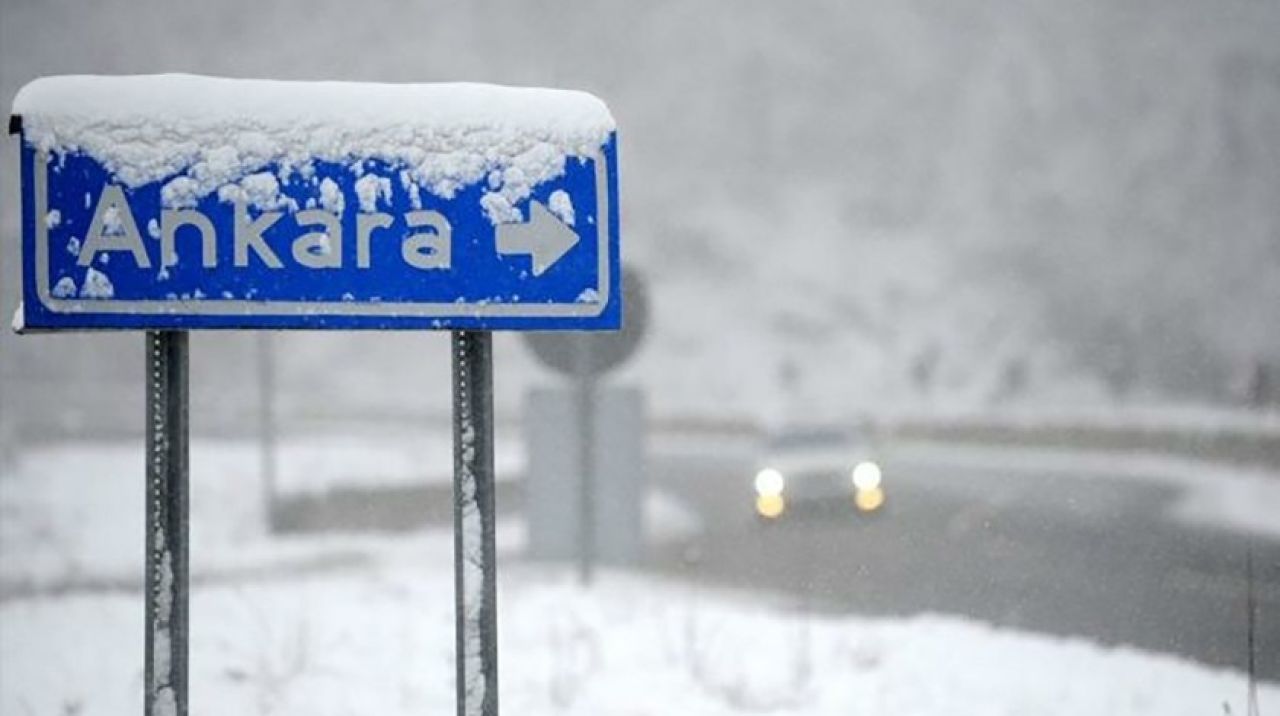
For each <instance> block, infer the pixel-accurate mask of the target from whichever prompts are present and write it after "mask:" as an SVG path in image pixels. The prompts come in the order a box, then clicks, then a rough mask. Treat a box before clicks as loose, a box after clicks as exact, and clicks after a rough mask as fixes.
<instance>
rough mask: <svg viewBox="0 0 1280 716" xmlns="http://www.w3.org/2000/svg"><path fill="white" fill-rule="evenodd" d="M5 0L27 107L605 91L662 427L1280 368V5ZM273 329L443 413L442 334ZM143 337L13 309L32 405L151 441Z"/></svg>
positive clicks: (291, 376)
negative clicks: (62, 85) (351, 87)
mask: <svg viewBox="0 0 1280 716" xmlns="http://www.w3.org/2000/svg"><path fill="white" fill-rule="evenodd" d="M2 7H3V9H2V10H0V95H2V96H4V97H8V98H12V97H13V95H14V94H15V93H16V92H17V90H18V89H19V88H20V87H21V86H22V85H23V84H24V83H26V82H27V81H29V80H31V79H33V78H35V77H38V76H41V75H47V74H57V73H146V72H159V71H189V72H199V73H208V74H219V75H229V76H237V77H272V78H287V79H295V78H296V79H322V78H324V79H350V80H377V81H391V82H407V81H443V80H477V81H487V82H499V83H509V84H524V85H543V86H560V87H570V88H578V89H584V90H588V91H590V92H593V93H595V94H597V95H599V96H600V97H602V98H603V99H605V101H607V102H608V103H609V105H610V107H611V109H612V110H613V112H614V114H615V116H616V118H617V120H618V125H619V136H620V139H621V147H620V161H621V186H622V197H623V206H622V210H623V223H622V227H623V228H622V231H623V257H624V260H625V261H627V262H628V263H630V264H633V265H635V266H637V267H639V268H640V269H641V270H642V271H643V272H644V273H645V275H646V277H647V279H648V281H649V286H650V287H651V289H652V291H651V295H652V296H653V299H654V302H655V306H654V317H653V321H652V325H651V328H652V331H651V333H650V335H649V336H647V338H646V341H645V343H644V344H643V348H642V350H641V352H640V354H639V356H638V357H637V359H636V360H635V361H634V362H633V363H632V364H631V365H630V367H629V368H627V369H626V370H625V371H624V372H623V373H622V374H621V376H620V381H621V382H623V383H628V384H632V385H638V386H641V387H644V388H647V389H648V395H649V402H650V405H651V409H652V411H653V412H654V414H655V415H657V416H659V417H663V416H665V417H691V416H692V417H698V418H709V419H714V420H720V419H741V420H751V421H759V420H763V421H766V422H767V421H770V420H775V419H780V418H782V417H785V416H788V415H791V414H793V413H795V412H796V411H797V410H801V411H803V412H804V413H805V414H806V415H823V416H827V417H833V418H843V417H846V416H855V415H862V414H868V413H872V414H874V413H875V412H877V411H885V410H895V411H923V412H928V411H930V410H937V409H946V410H953V409H962V410H969V409H972V410H989V409H1000V408H1001V407H1002V406H1010V405H1013V406H1019V405H1032V406H1037V405H1038V406H1054V407H1063V406H1083V407H1087V408H1096V407H1102V408H1108V407H1110V406H1115V405H1117V404H1118V405H1121V406H1127V405H1148V406H1151V405H1154V406H1164V405H1172V404H1179V405H1183V404H1187V403H1197V404H1199V403H1208V404H1218V405H1242V404H1249V403H1251V402H1253V403H1256V402H1265V401H1266V400H1274V399H1275V398H1274V397H1269V396H1268V395H1267V389H1266V386H1265V385H1261V386H1260V385H1259V382H1260V378H1259V376H1262V381H1261V382H1262V383H1265V382H1266V378H1267V376H1266V371H1267V369H1266V368H1263V369H1262V370H1259V368H1258V366H1272V368H1270V370H1271V373H1272V377H1271V378H1270V379H1271V382H1273V383H1274V382H1276V380H1277V379H1276V378H1275V377H1274V376H1275V373H1276V371H1277V368H1276V367H1275V366H1276V365H1277V363H1280V330H1277V327H1278V326H1280V320H1278V319H1280V198H1278V197H1280V140H1278V138H1280V42H1277V41H1276V38H1277V36H1280V4H1277V3H1273V2H1257V1H1256V0H1228V1H1226V2H1212V3H1210V2H1191V1H1188V0H1177V1H1175V2H1164V1H1161V2H1157V1H1154V0H1151V1H1146V0H1125V1H1123V2H1113V1H1111V0H1089V1H1088V2H1074V3H1052V2H1031V3H1026V2H1013V1H1011V0H1009V1H1001V0H996V1H992V2H982V3H964V4H956V3H951V2H944V1H942V0H912V1H910V2H898V1H896V0H895V1H889V0H884V1H865V0H861V1H858V2H845V1H843V0H842V1H840V2H835V1H827V2H822V1H815V2H804V3H773V2H761V1H747V2H734V3H723V2H714V3H713V2H649V3H631V2H622V1H620V0H610V1H606V2H592V3H576V4H574V5H573V6H572V7H571V8H570V9H568V10H566V6H565V5H563V4H562V3H552V2H547V1H545V0H537V1H534V2H521V3H505V2H494V1H493V0H481V1H480V2H470V3H466V4H465V5H462V6H454V5H443V4H428V3H414V4H400V3H376V2H373V3H360V4H353V3H349V2H336V1H332V0H328V1H321V2H313V1H312V2H272V3H260V2H247V1H246V0H231V1H227V2H217V3H199V4H191V5H182V4H174V3H169V2H147V1H139V2H100V3H79V2H64V1H59V0H54V1H47V0H43V1H40V2H36V1H34V0H32V1H23V0H4V4H3V6H2ZM17 145H18V142H17V140H16V139H10V140H9V141H8V142H6V146H5V155H4V159H3V165H2V167H3V168H2V169H0V171H2V172H3V173H2V174H0V192H2V199H3V203H2V204H0V209H2V214H0V218H2V220H3V221H2V223H0V226H2V227H3V228H2V230H0V241H2V242H3V244H2V246H3V254H2V255H0V261H2V262H3V269H4V271H3V277H2V278H3V282H2V284H0V286H2V288H3V290H0V307H2V308H3V313H4V316H5V317H8V316H9V315H11V314H12V311H13V309H14V307H15V305H16V302H17V298H18V294H19V279H18V264H19V256H18V210H17V206H18V203H17V198H18V181H17V168H18V161H17V151H16V150H17ZM254 340H256V339H255V338H253V337H251V336H246V335H243V334H208V333H205V334H199V335H197V336H196V337H195V339H194V348H193V370H194V374H193V393H194V396H193V399H194V402H195V410H194V421H195V429H196V430H197V431H202V430H203V431H235V430H237V429H243V425H242V423H243V421H242V420H240V419H238V417H237V416H243V414H244V410H245V409H246V407H245V406H247V405H248V404H249V403H248V401H250V400H251V399H252V396H253V394H254V390H255V389H256V388H255V386H254V384H253V382H252V380H251V376H252V371H253V366H254V363H253V356H254V343H253V341H254ZM275 340H276V346H277V348H278V350H279V352H280V355H281V358H280V368H279V371H280V375H279V378H278V384H279V388H280V390H281V400H282V410H283V412H284V415H285V416H286V418H290V419H294V420H305V419H306V418H307V417H317V418H327V417H343V418H353V419H358V418H360V417H362V416H363V417H380V418H391V419H396V418H400V417H406V418H415V419H418V418H429V417H431V416H436V417H440V418H443V417H444V416H445V415H446V413H447V407H448V392H447V386H448V383H447V370H448V366H447V355H448V353H447V339H446V337H445V336H443V335H440V334H429V333H410V334H394V335H393V334H387V333H377V334H375V333H359V334H357V333H334V334H301V333H300V334H288V335H283V336H277V337H276V339H275ZM141 344H142V338H141V336H140V335H136V334H124V335H87V334H83V335H58V336H26V337H16V336H14V335H12V334H11V333H10V332H9V331H7V330H6V331H4V332H3V335H2V336H0V370H2V372H0V386H2V391H3V392H2V393H0V411H2V412H0V420H3V421H4V424H5V426H6V428H5V429H6V430H7V431H9V433H10V434H11V435H14V434H17V435H28V436H29V435H36V434H44V433H47V431H57V432H62V433H67V432H69V433H79V432H97V431H121V430H128V431H134V430H140V428H141V423H142V421H141V415H142V413H141V410H142V403H141V381H140V376H141V370H142V364H141ZM496 348H497V350H496V355H497V361H498V363H497V368H496V376H497V387H498V403H499V411H500V413H501V414H502V415H506V416H510V415H512V414H513V413H514V412H515V411H517V410H518V409H519V401H520V399H521V395H522V393H523V389H524V388H525V387H526V386H528V385H530V384H533V383H537V382H539V381H546V380H550V379H551V378H550V377H549V376H548V375H547V374H544V373H542V372H541V369H540V368H538V367H537V366H536V365H535V364H534V362H533V361H532V359H531V358H530V356H529V355H528V353H527V352H526V351H525V350H524V349H523V347H521V346H520V345H519V342H518V341H517V340H515V339H514V338H511V337H510V336H500V337H499V340H498V343H497V346H496ZM1274 390H1275V389H1271V391H1273V392H1272V396H1273V395H1274ZM796 406H803V408H797V407H796Z"/></svg>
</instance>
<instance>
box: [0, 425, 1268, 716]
mask: <svg viewBox="0 0 1280 716" xmlns="http://www.w3.org/2000/svg"><path fill="white" fill-rule="evenodd" d="M358 442H359V441H358V440H353V444H354V443H358ZM430 444H431V441H427V443H424V445H430ZM285 445H286V447H285V450H284V454H283V456H282V472H281V474H282V478H283V482H284V484H286V485H288V484H290V482H289V481H290V480H293V479H295V477H296V476H298V475H305V474H306V473H307V472H309V471H312V470H316V469H319V468H318V467H317V466H319V465H324V466H325V468H324V469H325V470H328V472H327V473H326V474H329V475H331V476H332V475H343V474H347V473H350V472H352V471H354V470H355V466H356V465H360V464H364V465H366V466H369V465H374V466H376V467H380V468H382V469H380V470H377V471H375V472H379V473H380V474H384V475H387V476H389V477H388V479H389V481H390V482H392V483H396V484H399V483H403V482H404V481H405V480H407V479H410V478H409V477H408V476H409V475H411V474H413V473H415V472H417V471H412V470H409V468H408V467H407V465H408V464H409V462H410V461H409V459H408V458H406V457H403V456H397V455H396V454H395V452H394V451H389V450H387V449H385V446H383V447H382V448H380V446H378V445H377V444H374V443H366V444H365V445H364V446H363V447H359V448H351V449H344V448H343V447H341V445H340V444H338V443H335V442H334V441H325V446H324V450H320V451H317V450H315V449H314V446H313V447H312V450H310V451H309V450H307V449H304V448H303V446H301V445H300V444H292V443H290V442H288V441H286V443H285ZM446 446H447V443H444V442H443V441H442V442H441V444H440V446H439V449H443V448H444V447H446ZM432 452H433V454H434V452H435V451H434V450H432ZM375 455H376V456H381V457H380V458H379V459H378V460H373V459H372V458H371V456H375ZM138 456H139V452H138V448H137V446H136V445H128V444H125V445H116V446H111V445H92V444H90V445H86V446H80V447H76V448H67V447H50V448H48V449H43V450H32V451H30V452H28V453H26V454H25V457H24V459H23V460H21V461H20V463H19V465H18V469H17V470H16V471H14V472H12V473H9V474H7V475H6V476H4V478H3V480H2V481H0V515H2V516H3V519H2V520H0V529H3V532H0V584H3V585H4V589H3V590H0V713H2V714H5V716H8V715H10V714H12V715H13V716H27V715H28V714H78V715H82V716H91V715H94V714H104V715H105V714H120V713H134V712H137V711H139V710H140V708H141V697H142V688H141V679H142V673H141V669H142V603H141V595H140V593H139V592H138V591H137V584H138V581H139V579H140V576H141V561H140V558H141V542H142V534H141V529H140V527H141V521H142V519H141V518H142V515H141V508H142V494H141V485H140V481H138V480H134V479H132V477H131V475H132V474H133V472H134V468H136V463H137V462H138ZM433 460H434V462H433ZM507 460H508V461H509V465H511V466H513V469H514V468H518V464H519V456H518V455H515V456H510V457H508V458H507ZM427 462H428V464H435V463H439V464H440V465H441V466H445V467H447V464H448V463H447V452H446V453H445V454H444V456H436V458H431V459H428V460H427ZM192 465H193V475H192V490H193V495H192V503H191V504H192V511H193V512H192V514H193V544H192V571H193V579H194V582H195V587H194V593H193V598H192V613H193V615H194V616H193V623H192V627H193V632H192V640H193V641H192V662H191V665H192V699H193V706H194V713H197V714H200V713H206V714H307V715H317V716H319V715H324V714H335V715H338V714H369V713H378V714H423V713H449V712H451V710H452V708H453V706H452V704H453V678H454V677H453V674H454V671H453V661H452V658H453V603H452V595H453V583H452V576H451V575H452V546H451V532H450V529H449V527H448V525H447V524H446V525H436V526H433V527H429V528H426V529H423V530H419V531H417V532H415V533H411V534H404V535H396V536H391V535H381V536H375V535H368V534H364V535H361V534H330V535H324V536H307V537H291V538H280V537H273V536H271V535H269V534H267V532H266V530H265V529H264V527H263V520H262V513H261V510H260V507H259V502H258V500H259V494H260V493H259V490H260V485H259V483H258V481H257V473H256V455H255V453H254V451H253V449H252V445H249V444H244V443H223V442H216V441H198V442H197V443H196V445H195V449H194V452H193V461H192ZM509 472H510V471H509ZM334 479H335V480H337V478H334ZM338 482H340V481H338ZM338 482H334V483H332V484H338ZM672 511H675V512H678V509H676V510H668V511H667V512H666V513H665V514H666V515H667V516H666V517H663V518H661V519H659V520H658V522H657V525H656V527H654V528H653V529H655V530H656V531H657V532H658V533H659V536H666V537H670V536H672V535H675V536H680V535H681V534H687V532H685V533H681V532H680V529H685V530H688V529H690V527H689V525H687V524H685V525H684V527H682V528H678V529H677V528H674V527H673V526H672V525H673V523H677V522H679V520H678V519H673V518H671V517H670V514H671V512H672ZM684 519H685V520H686V522H687V520H688V516H687V515H686V516H684ZM651 524H652V523H651ZM498 539H499V555H500V561H501V562H502V569H501V578H500V595H499V598H500V604H501V606H500V620H501V630H502V631H501V640H502V641H501V649H502V652H501V653H502V662H501V675H502V678H501V688H502V696H501V698H502V703H503V707H504V710H505V711H506V712H508V713H513V714H556V713H562V714H584V715H585V714H591V715H602V714H625V715H641V714H654V715H658V714H662V715H664V716H665V715H666V714H682V715H683V714H689V715H691V716H697V715H702V714H708V715H711V714H751V713H773V714H815V715H821V714H848V713H869V714H895V715H898V714H901V715H921V716H931V715H935V714H936V715H939V716H942V715H946V716H957V715H959V716H964V715H966V714H975V715H976V714H982V715H986V714H1044V715H1046V716H1054V715H1057V714H1063V715H1066V714H1071V715H1073V716H1074V715H1076V714H1108V715H1114V716H1120V715H1124V714H1135V715H1139V714H1141V715H1152V716H1154V715H1156V714H1159V715H1160V716H1172V715H1176V714H1187V715H1188V716H1190V715H1192V714H1195V715H1197V716H1199V715H1202V714H1214V715H1215V716H1216V715H1217V714H1223V713H1227V712H1226V711H1224V708H1225V707H1226V705H1229V707H1230V709H1231V710H1230V713H1233V714H1244V713H1247V711H1246V710H1245V701H1244V698H1245V695H1246V683H1245V679H1244V677H1243V675H1242V674H1239V673H1231V672H1226V671H1217V670H1213V669H1210V668H1207V667H1203V666H1199V665H1196V664H1193V663H1191V662H1188V661H1183V660H1180V659H1176V658H1173V657H1168V656H1163V655H1157V654H1151V653H1144V652H1140V651H1136V650H1132V649H1125V648H1120V649H1115V648H1109V647H1104V646H1101V645H1097V644H1093V643H1089V642H1086V641H1082V640H1074V639H1061V638H1057V637H1047V636H1043V635H1036V634H1032V633H1025V632H1017V631H1011V630H1003V629H994V628H992V627H990V626H987V625H985V624H982V623H979V622H973V621H967V620H963V619H958V618H953V617H943V616H936V615H920V616H917V617H914V618H910V619H867V618H852V617H831V616H817V615H813V614H809V613H806V612H805V611H804V610H803V609H802V608H800V607H798V606H797V605H796V604H792V603H788V602H785V601H778V600H777V599H773V598H771V599H768V600H765V599H763V598H761V597H758V596H755V595H752V594H749V593H741V592H724V591H714V590H708V589H706V588H701V587H699V588H695V587H691V586H688V585H684V584H680V583H676V582H670V581H664V580H659V579H656V578H652V577H647V576H644V575H643V574H639V573H621V572H612V573H608V574H606V575H605V576H604V577H603V578H602V580H601V581H600V582H599V583H598V584H597V585H596V587H595V588H593V589H591V590H587V591H584V590H581V589H579V588H577V587H576V586H574V584H573V581H572V578H571V576H570V575H568V574H565V573H563V572H561V571H559V570H557V569H554V568H551V567H547V566H545V565H537V564H531V563H528V562H525V561H523V560H521V559H520V554H521V552H522V549H523V545H524V536H523V530H522V525H521V524H520V522H519V520H516V519H512V520H509V521H504V522H503V523H501V524H500V525H499V535H498ZM1261 701H1262V705H1263V708H1264V711H1263V713H1268V711H1266V709H1267V708H1274V706H1271V705H1272V704H1280V685H1274V684H1266V685H1264V686H1263V688H1262V690H1261Z"/></svg>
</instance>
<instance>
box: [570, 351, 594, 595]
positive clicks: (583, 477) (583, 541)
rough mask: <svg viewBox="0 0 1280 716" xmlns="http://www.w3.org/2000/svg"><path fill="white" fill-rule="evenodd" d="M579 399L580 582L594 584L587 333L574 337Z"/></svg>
mask: <svg viewBox="0 0 1280 716" xmlns="http://www.w3.org/2000/svg"><path fill="white" fill-rule="evenodd" d="M573 343H574V367H575V371H574V373H575V377H574V379H575V381H576V385H575V386H574V387H575V389H576V390H575V397H576V398H577V403H578V406H577V407H578V409H577V410H576V411H575V412H577V414H578V425H577V428H578V580H579V581H580V582H581V583H582V586H584V587H585V586H589V585H590V584H591V578H592V572H593V570H594V568H595V553H596V546H595V538H596V535H595V521H596V518H595V512H596V505H595V459H594V458H595V456H594V453H595V450H596V436H595V422H596V419H595V392H596V386H595V383H596V380H595V376H594V375H593V373H592V370H591V345H590V342H589V337H588V335H587V334H586V333H578V334H577V335H575V336H574V340H573Z"/></svg>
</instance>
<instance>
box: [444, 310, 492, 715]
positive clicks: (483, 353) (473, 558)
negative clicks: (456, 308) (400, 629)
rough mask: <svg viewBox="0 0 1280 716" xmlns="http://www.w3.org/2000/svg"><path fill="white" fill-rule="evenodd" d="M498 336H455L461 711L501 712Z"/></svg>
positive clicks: (455, 523) (455, 520)
mask: <svg viewBox="0 0 1280 716" xmlns="http://www.w3.org/2000/svg"><path fill="white" fill-rule="evenodd" d="M493 493H494V474H493V337H492V336H491V334H489V333H488V332H480V331H454V333H453V554H454V560H453V561H454V585H453V586H454V602H455V605H456V606H455V609H454V613H455V619H456V628H457V632H456V639H457V642H456V643H457V652H456V654H457V657H456V661H457V692H458V701H457V703H458V716H497V714H498V590H497V561H496V559H497V550H496V546H495V539H494V501H493Z"/></svg>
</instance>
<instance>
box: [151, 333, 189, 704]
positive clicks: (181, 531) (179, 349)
mask: <svg viewBox="0 0 1280 716" xmlns="http://www.w3.org/2000/svg"><path fill="white" fill-rule="evenodd" d="M188 405H189V394H188V373H187V334H186V333H182V332H177V331H159V332H154V331H153V332H148V333H147V509H146V514H147V525H146V535H147V554H146V590H147V591H146V599H145V601H146V607H145V610H146V647H145V652H146V656H145V660H146V663H145V670H144V681H145V683H144V687H143V689H144V706H145V713H146V714H148V716H186V713H187V633H188V632H187V624H188V611H187V606H188V596H187V595H188V578H187V574H188V570H187V534H188V522H187V516H188V504H189V492H188V476H189V472H188V466H189V452H188V436H189V434H190V424H189V421H188Z"/></svg>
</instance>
